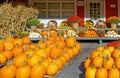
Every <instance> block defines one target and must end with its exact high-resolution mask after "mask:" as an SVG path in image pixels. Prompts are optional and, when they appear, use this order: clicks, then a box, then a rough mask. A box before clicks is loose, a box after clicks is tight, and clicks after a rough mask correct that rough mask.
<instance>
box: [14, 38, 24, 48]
mask: <svg viewBox="0 0 120 78" xmlns="http://www.w3.org/2000/svg"><path fill="white" fill-rule="evenodd" d="M13 43H14V45H15V46H22V45H23V42H22V39H20V38H19V39H15V40H14V42H13Z"/></svg>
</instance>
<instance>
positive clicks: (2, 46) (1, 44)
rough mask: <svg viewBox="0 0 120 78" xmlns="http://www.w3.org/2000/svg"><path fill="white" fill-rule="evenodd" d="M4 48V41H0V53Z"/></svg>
mask: <svg viewBox="0 0 120 78" xmlns="http://www.w3.org/2000/svg"><path fill="white" fill-rule="evenodd" d="M4 49H5V46H4V40H0V52H2V51H4Z"/></svg>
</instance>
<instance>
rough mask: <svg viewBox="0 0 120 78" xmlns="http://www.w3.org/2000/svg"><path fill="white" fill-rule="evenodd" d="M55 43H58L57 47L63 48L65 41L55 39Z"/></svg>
mask: <svg viewBox="0 0 120 78" xmlns="http://www.w3.org/2000/svg"><path fill="white" fill-rule="evenodd" d="M56 44H58V47H59V48H61V49H64V47H65V42H64V41H62V40H61V41H60V40H59V41H56Z"/></svg>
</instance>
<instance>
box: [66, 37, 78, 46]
mask: <svg viewBox="0 0 120 78" xmlns="http://www.w3.org/2000/svg"><path fill="white" fill-rule="evenodd" d="M65 42H66V46H67V47H73V46H74V45H75V43H76V38H75V37H74V36H68V37H66V40H65Z"/></svg>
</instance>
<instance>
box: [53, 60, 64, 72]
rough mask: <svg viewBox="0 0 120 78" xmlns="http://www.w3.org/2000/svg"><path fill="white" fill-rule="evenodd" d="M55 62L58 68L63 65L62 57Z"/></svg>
mask: <svg viewBox="0 0 120 78" xmlns="http://www.w3.org/2000/svg"><path fill="white" fill-rule="evenodd" d="M55 63H56V64H57V65H58V70H60V69H61V68H62V67H63V60H62V59H60V58H57V59H55Z"/></svg>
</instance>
